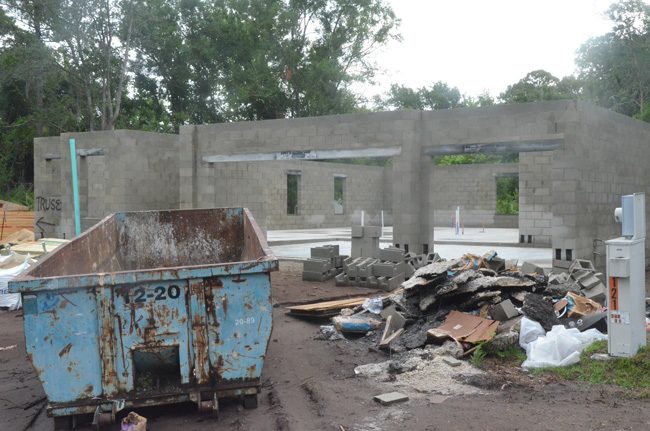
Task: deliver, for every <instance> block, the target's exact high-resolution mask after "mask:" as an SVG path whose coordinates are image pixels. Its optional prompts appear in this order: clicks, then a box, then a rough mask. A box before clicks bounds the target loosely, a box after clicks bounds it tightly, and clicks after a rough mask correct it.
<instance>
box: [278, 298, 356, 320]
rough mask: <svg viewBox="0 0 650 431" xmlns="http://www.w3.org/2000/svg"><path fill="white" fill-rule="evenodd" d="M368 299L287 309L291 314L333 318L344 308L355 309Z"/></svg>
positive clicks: (353, 299)
mask: <svg viewBox="0 0 650 431" xmlns="http://www.w3.org/2000/svg"><path fill="white" fill-rule="evenodd" d="M366 299H367V298H366V297H365V296H364V297H360V298H350V299H340V300H337V301H325V302H317V303H314V304H304V305H292V306H289V307H287V308H288V310H289V314H291V315H294V316H306V317H331V316H335V315H337V314H338V313H339V312H340V311H341V310H342V309H344V308H354V307H357V306H360V305H362V304H363V303H364V301H365V300H366Z"/></svg>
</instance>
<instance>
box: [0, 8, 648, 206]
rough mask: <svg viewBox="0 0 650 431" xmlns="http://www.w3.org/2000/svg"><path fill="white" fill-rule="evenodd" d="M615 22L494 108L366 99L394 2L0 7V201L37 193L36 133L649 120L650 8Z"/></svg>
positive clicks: (614, 13) (450, 93) (626, 12)
mask: <svg viewBox="0 0 650 431" xmlns="http://www.w3.org/2000/svg"><path fill="white" fill-rule="evenodd" d="M607 14H608V16H609V18H610V20H611V22H612V29H611V31H610V32H608V33H606V34H604V35H602V36H599V37H596V38H594V39H591V40H588V41H586V42H585V43H584V44H583V45H582V47H581V48H580V50H579V51H578V53H577V56H576V66H577V70H578V73H577V74H576V75H575V76H568V77H563V78H561V79H560V78H557V77H555V76H553V75H551V74H550V73H548V72H546V71H544V70H537V71H532V72H530V73H529V74H527V75H526V76H525V77H523V78H522V79H521V80H520V81H518V82H516V83H513V84H512V85H510V86H508V87H507V88H506V89H505V90H504V91H503V92H502V93H501V94H500V95H499V96H498V97H496V98H495V97H493V96H491V95H489V94H482V95H478V96H476V97H472V96H467V95H464V94H462V93H461V91H460V90H459V89H458V88H456V87H450V86H449V85H447V84H446V83H444V82H435V83H433V84H432V85H431V86H427V87H422V88H409V87H405V86H403V85H399V84H394V85H392V86H391V88H390V90H389V91H388V92H387V93H386V94H383V95H380V96H376V97H375V98H373V99H371V100H368V99H366V98H364V97H363V95H361V94H358V93H356V92H354V91H353V90H352V88H353V87H352V86H353V84H355V83H359V82H372V80H373V78H374V77H375V76H376V75H377V73H378V68H377V65H376V64H374V63H373V62H372V61H371V58H372V54H373V53H374V52H375V51H376V50H377V49H378V48H381V47H382V46H385V45H386V44H387V43H388V42H390V41H392V40H399V38H400V35H399V24H400V21H399V18H398V17H397V16H395V13H394V12H393V10H392V9H391V8H390V6H389V5H388V4H387V3H386V1H385V0H130V1H129V0H0V196H7V195H8V194H11V193H12V191H15V190H27V191H28V189H29V184H30V183H31V182H32V181H33V161H32V157H33V156H32V154H33V149H32V142H33V138H34V137H35V136H53V135H58V134H60V133H62V132H70V131H78V132H81V131H93V130H112V129H116V128H129V129H138V130H147V131H158V132H175V131H177V130H178V128H179V126H181V125H183V124H193V123H214V122H224V121H241V120H263V119H272V118H288V117H303V116H317V115H327V114H342V113H350V112H358V111H366V110H392V109H449V108H454V107H461V106H486V105H491V104H495V103H518V102H528V101H536V100H551V99H566V98H582V99H586V100H590V101H593V102H594V103H597V104H598V105H600V106H603V107H606V108H610V109H613V110H615V111H618V112H621V113H623V114H625V115H629V116H633V117H636V118H639V119H642V120H645V121H650V104H649V103H648V97H649V96H648V92H649V91H650V8H649V7H648V5H647V4H645V3H644V2H643V1H642V0H622V1H619V2H617V3H614V4H612V5H611V6H610V8H609V9H608V11H607ZM434 73H435V71H434V72H432V74H434Z"/></svg>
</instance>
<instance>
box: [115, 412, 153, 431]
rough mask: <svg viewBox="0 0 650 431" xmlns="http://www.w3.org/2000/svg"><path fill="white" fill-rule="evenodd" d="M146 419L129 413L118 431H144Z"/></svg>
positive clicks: (134, 413)
mask: <svg viewBox="0 0 650 431" xmlns="http://www.w3.org/2000/svg"><path fill="white" fill-rule="evenodd" d="M146 430H147V418H145V417H144V416H140V415H139V414H137V413H136V412H130V413H129V414H128V415H126V417H125V418H124V419H122V424H121V426H120V431H146Z"/></svg>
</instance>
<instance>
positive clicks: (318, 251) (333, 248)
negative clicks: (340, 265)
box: [311, 245, 339, 259]
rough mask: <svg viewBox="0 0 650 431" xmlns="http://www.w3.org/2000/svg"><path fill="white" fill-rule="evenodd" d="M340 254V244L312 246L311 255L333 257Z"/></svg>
mask: <svg viewBox="0 0 650 431" xmlns="http://www.w3.org/2000/svg"><path fill="white" fill-rule="evenodd" d="M338 255H339V246H338V245H324V246H321V247H312V248H311V257H313V258H320V259H331V258H335V257H337V256H338Z"/></svg>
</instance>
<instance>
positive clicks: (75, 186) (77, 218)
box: [70, 138, 81, 236]
mask: <svg viewBox="0 0 650 431" xmlns="http://www.w3.org/2000/svg"><path fill="white" fill-rule="evenodd" d="M70 169H71V171H72V200H73V203H74V231H75V236H79V234H80V233H81V213H80V211H79V178H78V177H77V146H76V144H75V141H74V138H70Z"/></svg>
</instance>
